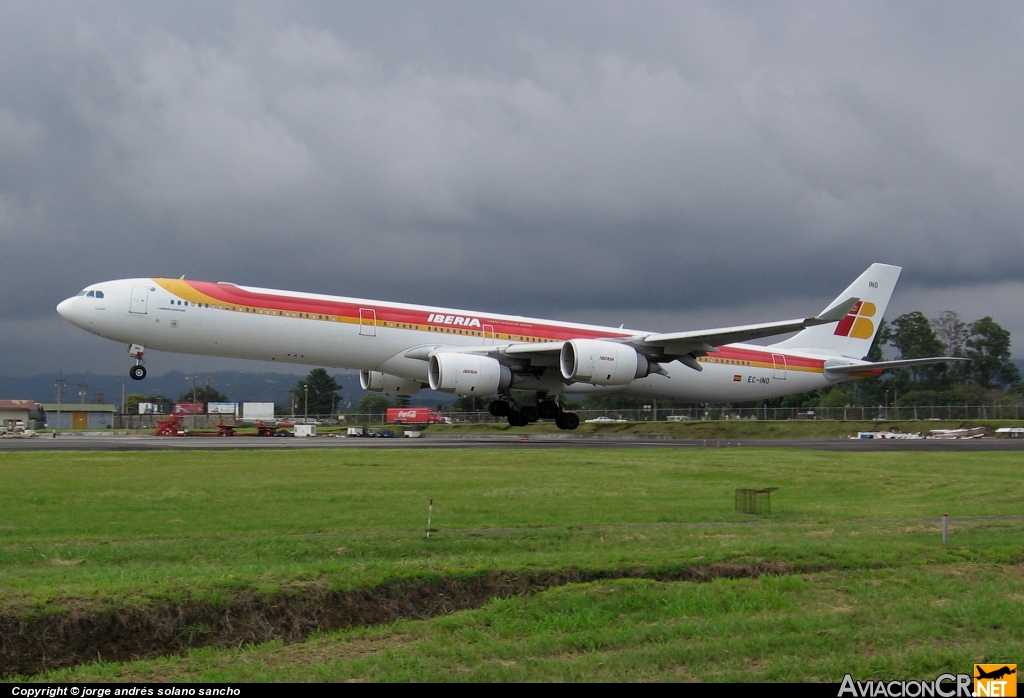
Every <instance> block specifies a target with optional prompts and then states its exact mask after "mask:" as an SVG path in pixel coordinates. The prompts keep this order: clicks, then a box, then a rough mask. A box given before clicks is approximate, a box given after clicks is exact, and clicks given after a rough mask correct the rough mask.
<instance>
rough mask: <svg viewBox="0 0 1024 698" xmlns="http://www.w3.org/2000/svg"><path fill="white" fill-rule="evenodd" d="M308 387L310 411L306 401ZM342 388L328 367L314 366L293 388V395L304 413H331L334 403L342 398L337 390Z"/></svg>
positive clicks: (299, 408)
mask: <svg viewBox="0 0 1024 698" xmlns="http://www.w3.org/2000/svg"><path fill="white" fill-rule="evenodd" d="M307 387H308V388H309V393H308V398H309V403H308V412H307V403H306V399H307V393H306V388H307ZM340 389H341V386H340V385H338V382H337V381H336V380H334V377H333V376H331V375H330V374H329V373H327V369H324V368H314V369H313V370H312V371H310V372H309V375H308V376H306V377H305V379H303V380H300V381H299V382H298V383H297V384H296V385H295V387H294V388H292V391H291V393H292V397H294V398H295V404H296V405H297V406H298V411H301V412H302V413H303V414H331V413H332V412H334V405H335V404H337V402H338V401H339V400H340V399H341V396H340V395H338V392H337V391H338V390H340Z"/></svg>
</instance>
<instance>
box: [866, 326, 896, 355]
mask: <svg viewBox="0 0 1024 698" xmlns="http://www.w3.org/2000/svg"><path fill="white" fill-rule="evenodd" d="M891 338H892V330H891V329H890V327H889V323H887V322H886V321H885V318H882V319H881V320H879V321H878V332H876V333H875V338H874V339H873V340H872V341H871V348H870V349H868V355H867V356H865V357H864V358H865V359H867V360H868V361H881V360H882V358H883V357H882V347H884V346H885V345H886V344H888V343H889V340H890V339H891Z"/></svg>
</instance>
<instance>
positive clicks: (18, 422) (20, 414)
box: [0, 400, 43, 429]
mask: <svg viewBox="0 0 1024 698" xmlns="http://www.w3.org/2000/svg"><path fill="white" fill-rule="evenodd" d="M39 407H40V406H39V404H37V403H36V401H35V400H0V427H3V428H7V429H14V428H15V427H17V426H21V427H23V428H25V429H37V428H38V427H39V426H40V425H41V424H42V423H43V413H42V410H40V408H39Z"/></svg>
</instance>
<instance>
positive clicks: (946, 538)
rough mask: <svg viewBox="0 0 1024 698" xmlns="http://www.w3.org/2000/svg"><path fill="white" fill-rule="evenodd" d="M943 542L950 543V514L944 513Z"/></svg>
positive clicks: (944, 543)
mask: <svg viewBox="0 0 1024 698" xmlns="http://www.w3.org/2000/svg"><path fill="white" fill-rule="evenodd" d="M942 544H943V545H949V514H943V515H942Z"/></svg>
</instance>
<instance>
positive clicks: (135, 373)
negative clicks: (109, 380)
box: [128, 366, 146, 381]
mask: <svg viewBox="0 0 1024 698" xmlns="http://www.w3.org/2000/svg"><path fill="white" fill-rule="evenodd" d="M128 375H129V376H131V378H132V380H133V381H140V380H142V379H143V378H145V377H146V367H145V366H132V367H131V368H130V369H128Z"/></svg>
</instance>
